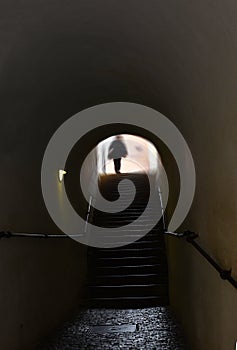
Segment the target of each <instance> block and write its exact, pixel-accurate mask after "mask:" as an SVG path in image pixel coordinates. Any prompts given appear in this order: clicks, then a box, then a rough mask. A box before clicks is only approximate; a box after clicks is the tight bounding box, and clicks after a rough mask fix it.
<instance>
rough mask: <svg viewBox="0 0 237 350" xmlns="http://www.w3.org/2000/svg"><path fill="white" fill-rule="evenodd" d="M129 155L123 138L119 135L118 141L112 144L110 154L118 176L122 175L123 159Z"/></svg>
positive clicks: (109, 156)
mask: <svg viewBox="0 0 237 350" xmlns="http://www.w3.org/2000/svg"><path fill="white" fill-rule="evenodd" d="M127 154H128V152H127V148H126V146H125V144H124V143H123V141H122V136H120V135H117V136H116V139H115V140H114V141H113V142H112V143H111V145H110V147H109V153H108V158H109V159H113V161H114V170H115V172H116V174H120V168H121V158H122V157H126V156H127Z"/></svg>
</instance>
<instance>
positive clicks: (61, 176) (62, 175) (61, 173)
mask: <svg viewBox="0 0 237 350" xmlns="http://www.w3.org/2000/svg"><path fill="white" fill-rule="evenodd" d="M65 174H67V172H66V171H65V170H59V171H58V178H59V181H60V182H62V181H63V177H64V175H65Z"/></svg>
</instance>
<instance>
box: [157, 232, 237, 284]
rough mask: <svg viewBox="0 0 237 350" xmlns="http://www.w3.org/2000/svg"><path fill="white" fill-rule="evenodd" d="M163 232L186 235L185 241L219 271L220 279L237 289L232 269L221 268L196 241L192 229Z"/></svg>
mask: <svg viewBox="0 0 237 350" xmlns="http://www.w3.org/2000/svg"><path fill="white" fill-rule="evenodd" d="M164 234H167V235H171V236H175V237H179V238H183V237H186V241H187V242H188V243H190V244H192V246H193V247H194V248H195V249H196V250H197V251H198V252H199V253H200V254H201V255H202V256H203V257H204V258H205V259H206V260H207V261H208V262H209V263H210V264H211V265H212V266H213V267H214V269H215V270H216V271H218V272H219V275H220V277H221V279H223V280H226V281H228V282H229V283H230V284H231V285H232V286H233V287H234V288H236V289H237V281H236V280H235V279H234V278H233V277H232V276H231V271H232V269H229V270H226V269H223V268H222V267H221V266H220V265H219V264H218V263H217V262H216V261H215V260H214V259H213V258H212V257H211V256H210V255H209V254H208V253H207V252H206V251H205V250H204V249H203V248H202V247H201V246H200V245H199V244H198V243H197V242H196V241H195V239H196V238H198V237H199V236H198V234H197V233H195V232H192V231H185V232H183V233H177V232H168V231H164Z"/></svg>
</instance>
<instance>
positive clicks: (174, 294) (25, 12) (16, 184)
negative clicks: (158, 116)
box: [0, 0, 237, 350]
mask: <svg viewBox="0 0 237 350" xmlns="http://www.w3.org/2000/svg"><path fill="white" fill-rule="evenodd" d="M236 17H237V4H236V2H235V1H233V0H227V1H225V2H223V1H222V0H210V1H206V0H200V1H198V2H197V1H194V0H193V1H189V2H187V1H186V0H180V1H175V0H167V1H163V2H161V1H156V0H151V1H149V2H145V1H142V0H129V1H127V2H126V4H125V3H124V2H118V1H115V0H111V1H107V0H101V1H99V2H97V1H88V0H78V1H74V0H73V1H70V2H66V1H54V0H47V1H46V0H41V1H38V2H32V1H30V0H23V1H20V2H19V1H15V0H13V1H3V2H1V4H0V21H1V31H0V78H1V79H0V96H1V104H0V115H1V120H0V123H1V125H0V127H1V138H0V165H1V169H0V179H1V181H0V193H1V201H0V229H10V230H17V231H33V232H45V231H48V232H52V233H53V232H56V231H57V228H56V227H55V225H54V224H53V222H52V221H51V219H50V218H49V216H48V213H47V211H46V209H45V206H44V203H43V200H42V195H41V189H40V167H41V161H42V157H43V153H44V150H45V147H46V145H47V143H48V141H49V139H50V137H51V135H52V134H53V132H54V131H55V130H56V129H57V128H58V127H59V126H60V125H61V123H62V122H63V121H65V120H66V119H67V118H69V117H70V116H72V115H73V114H75V113H77V112H78V111H80V110H81V109H83V108H87V107H90V106H92V105H95V104H99V103H105V102H112V101H129V102H136V103H140V104H145V105H147V106H150V107H153V108H155V109H157V110H159V111H160V112H161V113H163V114H164V115H166V116H167V117H169V118H170V119H171V120H172V121H173V122H174V123H175V124H176V126H177V127H178V128H179V129H180V131H181V132H182V134H183V136H184V137H185V139H186V141H187V142H188V144H189V146H190V149H191V152H192V154H193V157H194V161H195V165H196V170H197V189H196V196H195V200H194V203H193V206H192V209H191V211H190V214H189V216H188V218H187V220H186V221H185V223H184V225H183V226H184V228H189V229H191V230H196V231H197V232H198V233H200V238H199V240H200V243H201V244H202V245H203V246H204V247H205V249H207V251H208V252H210V254H211V255H212V256H213V257H214V258H215V259H216V260H217V261H218V262H219V263H220V264H221V265H222V266H223V267H224V268H232V271H233V275H234V276H235V277H236V278H237V259H236V257H237V249H236V247H237V236H236V231H237V220H236V218H237V215H236V213H237V210H236V209H237V206H236V200H235V198H236V197H237V180H236V179H237V171H236V169H237V168H236V132H237V118H236V115H237V107H236V91H237V44H236V43H237V28H236ZM144 136H145V135H144ZM171 185H172V184H171ZM60 242H61V241H60ZM28 244H32V249H31V248H30V249H29V247H28V246H27V245H28ZM49 244H51V243H49V242H48V241H47V244H46V242H45V241H42V243H40V244H38V243H37V244H36V241H34V243H33V242H30V243H26V242H25V241H24V243H23V241H13V240H10V241H0V249H1V252H2V253H1V254H0V266H1V269H2V277H1V281H0V282H1V285H3V286H4V285H6V287H3V289H2V291H4V296H3V298H2V299H1V304H0V307H1V308H2V307H4V308H5V313H6V310H9V312H7V316H6V317H5V318H6V319H7V320H8V321H7V322H6V326H4V327H8V326H9V328H10V324H11V322H13V320H15V319H16V318H15V314H16V312H15V310H19V308H20V310H21V312H18V314H19V315H20V314H22V315H23V314H24V315H29V314H30V313H31V311H29V309H28V308H27V305H26V303H25V301H24V300H25V299H24V295H25V293H29V294H30V295H31V287H32V278H33V277H32V274H31V273H30V272H27V271H28V270H27V269H28V268H29V267H28V266H29V265H28V261H31V259H32V261H34V263H32V266H34V268H36V269H39V273H38V280H39V281H41V282H42V283H43V281H44V278H46V279H48V280H50V276H53V275H54V274H56V276H57V277H58V278H57V279H56V281H57V282H56V285H57V286H58V287H59V286H61V289H60V288H59V290H60V291H61V292H62V293H63V295H64V296H65V297H64V299H63V300H64V302H61V301H59V300H58V303H57V305H58V306H57V308H56V302H55V304H54V303H53V304H52V305H55V310H56V309H57V310H58V311H55V312H56V314H55V316H54V315H53V313H52V315H51V317H52V318H53V317H57V315H58V317H59V318H60V317H61V316H62V315H63V313H64V312H66V311H67V310H69V309H70V305H71V304H70V305H69V304H68V303H69V300H68V299H67V298H66V290H65V289H64V288H66V287H64V286H62V285H61V280H60V277H61V275H60V267H61V268H63V269H64V268H65V265H64V261H63V258H62V259H61V257H63V254H65V252H64V246H62V242H61V243H58V244H59V246H58V247H57V249H56V250H53V251H52V249H49ZM67 244H68V247H67V248H66V250H67V252H66V256H67V257H69V256H71V258H72V260H71V264H72V265H73V266H78V269H79V268H80V266H81V264H82V266H83V261H84V260H83V259H84V258H83V255H82V256H81V255H80V254H79V253H80V251H81V249H82V248H77V247H76V246H75V248H73V247H74V243H67ZM71 244H72V245H73V247H70V245H71ZM6 245H7V246H6ZM5 247H6V249H5V253H3V248H5ZM44 250H46V252H45V253H44V254H46V257H44V258H43V253H42V252H44ZM63 252H64V253H63ZM72 252H74V253H72ZM27 256H28V258H27ZM79 256H81V258H79ZM36 257H37V258H36ZM65 259H66V260H67V259H68V258H65ZM14 261H17V263H16V262H14ZM45 261H47V265H49V266H53V269H52V270H51V273H49V274H48V275H46V274H45V273H44V269H45V267H44V266H45V265H44V264H45ZM26 262H27V263H26ZM75 263H76V264H75ZM21 264H22V271H25V272H24V273H23V272H21V273H22V274H23V275H24V277H22V280H21V281H18V284H17V285H15V284H14V283H16V281H15V276H19V272H18V267H19V266H20V265H21ZM38 264H39V265H38ZM169 265H170V293H171V304H172V307H173V308H174V309H175V310H176V313H177V317H178V319H179V320H181V321H182V323H183V325H184V330H185V333H186V336H187V337H188V339H189V341H190V344H191V347H192V349H193V350H200V349H201V350H209V349H217V350H227V349H231V348H234V345H235V341H236V330H235V329H234V325H236V323H237V314H236V312H235V310H236V299H237V293H236V291H235V290H233V289H232V287H230V286H229V285H228V284H227V283H226V282H224V281H221V280H220V279H219V278H218V276H217V275H216V273H215V272H213V270H212V269H211V268H210V267H208V266H207V265H205V262H204V261H203V260H202V259H201V258H200V257H199V256H198V255H197V254H196V253H195V252H193V250H192V248H191V247H189V246H187V245H185V244H183V243H181V242H176V241H175V242H174V241H171V240H170V243H169ZM37 266H39V267H37ZM40 266H41V267H40ZM73 271H74V272H73ZM77 272H78V270H76V269H75V270H73V269H72V275H71V277H70V276H69V277H68V278H69V280H70V283H69V284H68V285H69V286H70V285H71V286H74V284H73V282H72V281H74V277H75V275H76V274H77ZM23 275H22V276H23ZM8 276H9V277H8ZM10 276H12V277H10ZM10 278H11V279H10ZM16 278H17V277H16ZM33 280H34V278H33ZM23 282H24V283H23ZM35 283H39V282H37V279H35ZM77 283H78V285H77V286H74V287H75V289H74V292H73V293H74V294H73V295H74V297H73V298H72V300H75V303H76V302H77V301H78V299H77V298H75V295H76V293H77V291H79V290H80V288H81V285H82V281H81V282H80V280H77ZM12 286H13V287H14V286H15V288H12ZM20 286H24V288H26V289H24V288H23V287H20ZM74 287H72V288H74ZM4 288H5V289H4ZM21 288H22V289H21ZM13 289H14V298H16V299H14V298H13V300H15V304H14V303H11V301H10V300H11V299H10V298H9V296H8V295H9V294H10V293H13V292H12V290H13ZM37 291H38V292H39V294H40V293H41V292H40V288H38V289H37ZM2 293H3V292H2ZM44 293H45V295H46V294H48V293H47V290H45V291H44ZM49 293H50V292H49ZM18 295H19V299H17V298H18V297H17V296H18ZM20 296H22V297H20ZM22 298H23V299H22ZM21 300H23V304H21ZM37 300H38V298H37V299H36V298H34V299H32V300H31V302H30V303H31V306H32V308H31V309H32V310H33V311H32V314H31V316H32V317H33V313H34V314H35V315H36V316H35V317H36V318H37V317H39V318H40V317H41V316H39V314H38V311H37V310H38V306H37V305H38V304H37ZM42 300H43V299H42ZM45 300H47V299H45ZM52 300H53V299H52ZM70 302H71V301H70ZM24 303H25V304H24ZM66 305H67V306H66ZM25 310H28V311H27V312H26V311H25ZM52 310H53V308H52ZM57 312H58V313H57ZM37 315H38V316H37ZM60 315H61V316H60ZM25 317H29V319H30V320H31V318H30V316H25ZM5 318H4V319H1V324H3V325H4V324H5ZM18 319H19V321H17V322H16V324H17V326H16V328H15V329H17V332H19V333H17V332H16V333H17V334H18V336H16V337H15V338H14V339H15V340H16V342H17V346H16V348H17V347H18V348H20V345H22V344H23V343H22V342H21V339H20V335H19V334H21V336H22V337H23V338H24V337H25V338H24V339H26V338H27V330H26V328H27V326H26V325H27V324H28V330H30V329H32V328H31V327H34V325H32V324H31V322H29V321H28V323H27V322H26V321H25V323H24V324H25V326H24V325H23V328H22V329H21V331H19V329H18V328H17V327H18V326H19V323H20V322H21V321H20V320H21V319H22V317H20V316H19V318H18ZM10 320H12V321H10ZM57 320H58V318H57ZM57 320H56V319H54V321H52V324H53V323H56V322H57ZM44 321H45V320H44ZM14 322H15V321H14ZM45 322H46V321H45ZM38 324H39V325H41V326H39V327H38V331H39V332H45V331H46V330H47V329H48V327H44V325H43V321H42V319H41V321H40V322H39V323H38ZM7 325H8V326H7ZM24 327H25V328H24ZM35 327H36V325H35ZM0 329H3V328H2V326H1V327H0ZM4 329H6V328H4ZM23 333H24V334H25V335H23ZM31 334H33V333H30V331H29V332H28V336H29V337H31ZM34 334H35V337H36V338H37V336H36V334H38V333H37V332H36V333H34ZM36 338H35V339H36ZM6 341H7V335H6V333H5V332H4V344H6ZM8 341H9V344H10V345H11V344H12V343H11V342H12V340H11V338H10V337H9V338H8ZM10 345H6V349H8V348H9V346H10ZM7 346H8V347H7ZM18 348H17V349H18ZM25 348H26V347H24V346H23V349H25Z"/></svg>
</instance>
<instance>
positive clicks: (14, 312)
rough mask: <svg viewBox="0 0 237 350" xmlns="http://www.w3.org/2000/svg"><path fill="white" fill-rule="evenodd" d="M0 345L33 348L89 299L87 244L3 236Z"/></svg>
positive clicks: (6, 348)
mask: <svg viewBox="0 0 237 350" xmlns="http://www.w3.org/2000/svg"><path fill="white" fill-rule="evenodd" d="M0 257H1V264H0V280H1V288H0V308H1V313H0V325H1V327H0V344H1V345H0V347H1V349H3V350H18V349H19V350H20V349H29V350H31V349H33V348H34V346H35V345H36V344H37V343H38V342H40V341H41V342H42V340H43V339H44V337H45V336H47V335H48V334H50V332H52V331H53V330H54V329H55V327H56V326H57V325H60V323H61V322H62V321H64V320H65V319H66V318H67V317H69V316H70V315H71V314H72V312H73V311H75V308H76V307H80V306H81V305H82V304H83V303H84V298H85V289H84V288H85V271H86V249H85V247H84V246H82V245H79V244H78V243H77V242H74V241H73V240H71V239H63V238H62V239H60V240H59V239H40V240H39V239H28V238H25V239H21V238H19V239H17V238H16V239H2V240H1V242H0Z"/></svg>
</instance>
